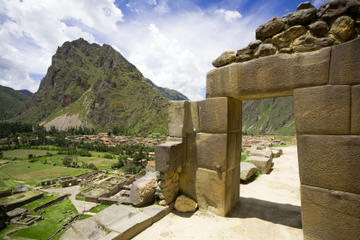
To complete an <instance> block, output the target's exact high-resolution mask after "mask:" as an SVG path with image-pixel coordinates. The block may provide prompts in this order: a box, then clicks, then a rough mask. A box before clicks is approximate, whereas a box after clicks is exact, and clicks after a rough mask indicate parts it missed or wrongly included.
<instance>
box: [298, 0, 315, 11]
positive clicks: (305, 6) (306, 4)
mask: <svg viewBox="0 0 360 240" xmlns="http://www.w3.org/2000/svg"><path fill="white" fill-rule="evenodd" d="M309 8H315V7H314V5H312V4H311V2H309V1H307V2H302V3H300V4H299V6H298V7H297V8H296V11H299V10H303V9H309Z"/></svg>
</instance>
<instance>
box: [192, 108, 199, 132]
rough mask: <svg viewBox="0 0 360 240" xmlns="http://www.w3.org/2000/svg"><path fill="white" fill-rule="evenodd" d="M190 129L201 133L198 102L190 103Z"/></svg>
mask: <svg viewBox="0 0 360 240" xmlns="http://www.w3.org/2000/svg"><path fill="white" fill-rule="evenodd" d="M190 115H191V117H190V119H191V122H190V127H191V128H192V132H195V133H196V132H199V131H200V123H199V106H198V102H190Z"/></svg>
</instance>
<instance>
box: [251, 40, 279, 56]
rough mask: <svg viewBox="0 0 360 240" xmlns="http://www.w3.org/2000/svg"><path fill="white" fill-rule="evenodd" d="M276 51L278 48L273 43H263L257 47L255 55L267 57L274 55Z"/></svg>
mask: <svg viewBox="0 0 360 240" xmlns="http://www.w3.org/2000/svg"><path fill="white" fill-rule="evenodd" d="M275 53H276V48H275V47H274V45H272V44H271V43H262V44H260V46H259V47H258V48H257V50H256V52H255V54H254V56H255V57H265V56H270V55H274V54H275Z"/></svg>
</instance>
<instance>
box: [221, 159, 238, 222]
mask: <svg viewBox="0 0 360 240" xmlns="http://www.w3.org/2000/svg"><path fill="white" fill-rule="evenodd" d="M239 178H240V165H238V166H237V167H235V168H233V169H231V170H229V171H227V172H226V198H225V212H224V216H226V215H227V214H228V213H229V212H230V210H231V209H232V208H233V207H234V206H235V205H236V203H237V202H238V201H239V198H240V181H239Z"/></svg>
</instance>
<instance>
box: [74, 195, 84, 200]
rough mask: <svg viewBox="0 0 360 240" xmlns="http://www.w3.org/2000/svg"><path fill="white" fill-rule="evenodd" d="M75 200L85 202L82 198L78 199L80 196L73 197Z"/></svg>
mask: <svg viewBox="0 0 360 240" xmlns="http://www.w3.org/2000/svg"><path fill="white" fill-rule="evenodd" d="M75 200H78V201H85V198H84V197H80V196H76V197H75Z"/></svg>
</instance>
